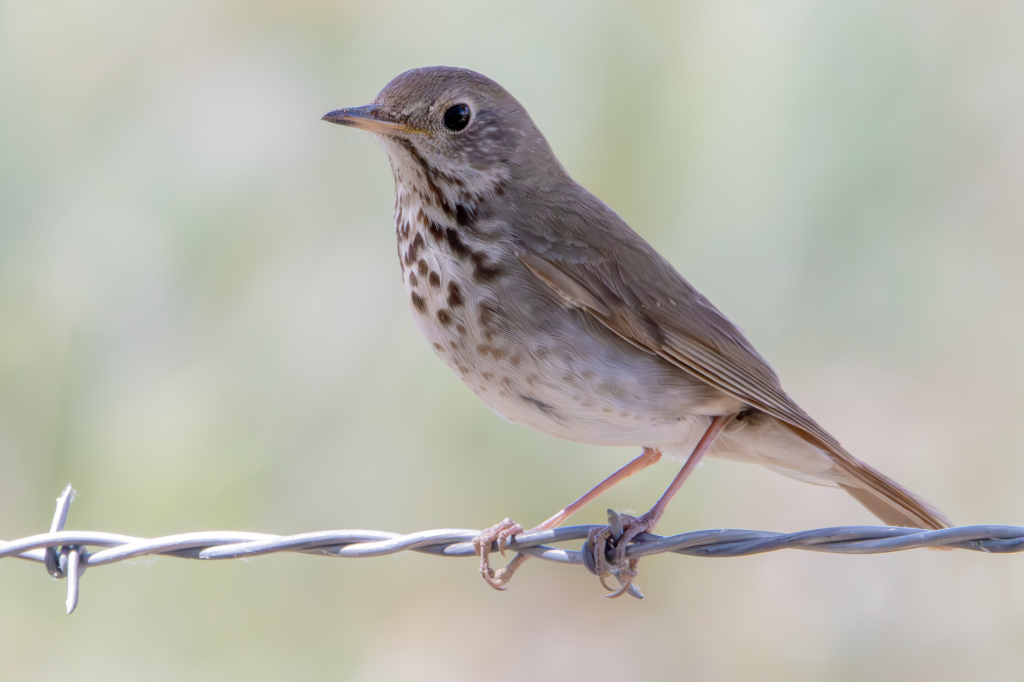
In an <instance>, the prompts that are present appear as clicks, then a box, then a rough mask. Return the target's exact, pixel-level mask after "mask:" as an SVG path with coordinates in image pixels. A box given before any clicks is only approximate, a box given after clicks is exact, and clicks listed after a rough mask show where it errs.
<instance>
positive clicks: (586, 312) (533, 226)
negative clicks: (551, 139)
mask: <svg viewBox="0 0 1024 682" xmlns="http://www.w3.org/2000/svg"><path fill="white" fill-rule="evenodd" d="M324 119H325V120H327V121H330V122H332V123H338V124H341V125H347V126H352V127H354V128H359V129H362V130H366V131H369V132H371V133H373V134H374V135H376V137H377V138H378V139H379V140H380V142H381V144H382V145H383V146H384V149H385V151H386V152H387V153H388V156H389V157H390V158H391V169H392V172H393V174H394V178H395V228H396V231H397V235H398V251H399V260H400V266H401V270H402V278H403V280H404V282H405V289H406V293H407V294H408V299H409V310H410V312H411V314H412V318H413V320H414V321H415V323H416V325H417V326H418V327H419V328H420V331H421V332H422V333H423V335H424V336H426V337H427V340H428V341H429V342H430V343H431V345H432V346H433V348H434V350H435V351H436V352H437V354H438V356H440V358H441V359H442V360H443V361H444V362H445V363H446V364H447V365H448V366H449V367H451V368H452V370H453V371H455V372H457V373H458V375H459V376H460V377H461V378H462V380H463V381H464V382H465V383H466V384H467V385H468V386H469V387H470V388H471V389H472V390H473V391H474V392H475V393H476V394H477V395H478V396H480V398H481V399H482V400H483V401H484V402H485V403H487V405H488V406H489V407H490V408H491V409H493V410H494V411H495V412H497V413H498V414H500V415H501V416H503V417H505V418H506V419H508V420H510V421H512V422H515V423H518V424H524V425H526V426H529V427H531V428H533V429H536V430H538V431H541V432H543V433H547V434H550V435H552V436H557V437H559V438H566V439H569V440H573V441H577V442H581V443H590V444H593V445H635V446H641V447H642V448H643V450H642V454H641V455H640V456H639V457H638V458H637V459H635V460H633V462H631V463H629V464H627V465H626V466H625V467H623V468H622V469H620V470H619V471H617V472H616V473H615V474H613V475H612V476H610V477H609V478H608V479H606V480H605V481H604V482H603V483H601V484H600V485H598V486H597V487H595V488H594V489H592V490H591V491H590V492H588V493H587V494H586V495H584V496H583V497H581V498H580V499H579V500H577V501H576V502H574V503H573V504H572V505H570V506H569V507H566V508H565V509H563V510H562V511H560V512H559V513H558V514H555V515H554V516H553V517H551V518H550V519H548V521H546V522H545V523H543V524H541V526H538V528H552V527H554V526H557V525H559V524H560V523H562V522H563V521H565V519H567V518H568V517H569V516H570V515H571V514H572V513H574V512H575V511H576V510H577V509H579V508H580V507H582V506H583V505H584V504H586V503H587V502H588V501H590V500H591V499H593V498H594V497H596V496H597V495H599V494H600V493H601V492H603V491H605V490H607V489H608V488H610V487H611V486H612V485H614V484H615V483H617V482H618V481H620V480H622V479H623V478H625V477H626V476H629V475H630V474H632V473H634V472H636V471H639V470H640V469H642V468H644V467H645V466H647V465H649V464H652V463H654V462H655V461H657V460H658V459H659V458H660V456H661V453H665V454H668V455H670V456H673V457H677V458H682V459H686V464H685V465H684V466H683V469H682V470H681V471H680V473H679V474H678V475H677V476H676V478H675V480H674V481H673V482H672V485H671V486H670V487H669V489H668V490H667V491H666V492H665V494H664V495H663V496H662V497H661V499H659V500H658V502H657V503H656V504H655V505H654V507H652V508H651V510H650V511H648V512H647V513H645V514H643V515H642V516H640V517H636V518H634V517H628V518H627V523H626V529H625V532H624V533H623V534H622V535H621V537H619V538H618V539H617V546H616V552H617V557H618V560H617V561H616V562H613V565H612V566H611V568H612V573H613V574H615V575H616V576H617V577H618V578H619V579H620V582H621V583H623V589H626V588H628V587H629V583H630V582H631V580H632V577H633V576H634V575H635V572H636V566H635V564H633V565H628V564H627V563H624V562H623V561H622V556H623V552H624V548H625V546H626V544H628V543H629V542H630V540H631V539H632V538H634V537H635V536H636V535H638V534H639V533H641V532H643V531H646V530H652V529H653V528H654V525H655V524H656V523H657V521H658V518H659V517H660V516H661V514H662V512H663V511H664V508H665V506H666V505H667V503H668V501H669V499H670V498H671V497H672V495H673V494H674V493H675V492H676V490H678V488H679V487H680V486H681V485H682V483H683V481H684V480H685V478H686V477H687V475H689V473H690V471H692V469H693V468H694V467H695V466H696V465H697V463H698V462H699V460H700V458H701V457H702V456H703V455H704V454H705V453H707V454H709V455H711V456H717V457H724V458H728V459H734V460H740V461H745V462H754V463H757V464H762V465H764V466H766V467H768V468H770V469H773V470H775V471H778V472H779V473H782V474H786V475H788V476H792V477H793V478H797V479H799V480H802V481H807V482H810V483H817V484H820V485H827V486H833V487H838V488H841V489H842V490H845V491H846V492H848V493H850V494H851V495H852V496H853V497H854V498H855V499H856V500H857V501H859V502H861V503H862V504H863V505H864V506H866V507H867V508H868V509H869V510H870V511H872V512H874V513H875V514H876V515H877V516H878V517H879V518H881V519H882V520H883V521H885V522H886V523H889V524H893V525H906V526H913V527H919V528H943V527H946V526H947V525H949V522H948V520H947V519H946V518H945V517H944V516H943V515H942V514H941V513H939V512H938V511H937V510H936V509H934V508H933V507H932V506H931V505H929V504H928V503H927V502H925V501H924V500H922V499H921V498H919V497H917V496H916V495H914V494H913V493H911V492H910V491H908V490H907V489H905V488H903V487H902V486H900V485H899V484H898V483H896V482H895V481H893V480H891V479H890V478H888V477H886V476H884V475H883V474H881V473H880V472H878V471H876V470H875V469H873V468H871V467H870V466H868V465H867V464H865V463H864V462H861V461H860V460H858V459H856V458H854V457H853V456H852V455H851V454H850V453H848V452H847V451H846V450H844V449H843V447H842V446H841V445H840V444H839V442H838V441H836V439H835V438H833V437H832V436H830V435H829V434H828V433H827V432H826V431H825V430H824V429H823V428H821V427H820V426H819V425H818V424H817V423H816V422H815V421H814V420H812V419H811V418H810V417H809V416H808V415H807V414H806V413H805V412H804V411H803V410H802V409H800V407H799V406H797V404H796V403H795V402H793V400H792V399H790V398H789V396H787V395H786V393H785V392H784V391H783V390H782V387H781V385H780V383H779V379H778V377H777V376H776V375H775V372H774V371H773V370H772V368H771V367H770V366H769V365H768V363H767V362H766V361H765V360H764V359H763V358H762V357H761V356H760V355H759V354H758V353H757V351H755V350H754V348H753V346H751V344H750V342H748V341H747V339H746V338H745V337H744V335H743V332H741V331H740V330H739V328H738V327H736V326H735V325H734V324H733V323H732V322H730V321H729V320H728V319H727V318H726V317H725V316H724V315H723V314H722V313H720V312H719V311H718V310H717V309H716V308H715V307H714V306H712V305H711V303H709V302H708V300H707V299H706V298H704V297H703V296H702V295H701V294H700V293H699V292H697V290H696V289H694V288H693V287H692V286H690V285H689V284H688V283H687V282H686V280H684V279H683V278H682V277H681V276H680V275H679V274H678V273H677V272H676V271H675V270H674V269H673V268H672V266H671V265H670V264H669V263H668V262H667V261H666V260H665V259H664V258H662V257H661V256H660V255H658V253H657V252H656V251H655V250H654V249H653V248H651V246H650V245H649V244H648V243H647V242H645V241H644V240H643V238H641V237H640V236H639V235H638V234H637V233H636V232H634V231H633V230H632V229H630V227H629V225H627V224H626V223H625V222H624V221H623V220H622V219H621V218H620V217H619V216H618V215H617V214H616V213H615V212H614V211H612V210H611V209H610V208H608V207H607V206H606V205H605V204H604V203H602V202H601V201H600V200H599V199H597V198H596V197H594V196H593V195H592V194H590V193H589V192H587V190H585V189H583V188H582V187H581V186H579V185H578V184H576V183H575V182H574V181H573V179H572V178H571V177H569V174H568V173H567V172H566V171H565V169H564V168H563V167H562V165H561V164H560V163H559V162H558V159H556V158H555V155H554V153H553V152H552V151H551V148H550V147H549V146H548V143H547V141H546V140H545V139H544V136H543V135H541V133H540V131H539V130H538V129H537V126H536V125H535V124H534V123H533V121H532V120H531V119H530V116H529V115H528V114H527V113H526V110H525V109H524V108H523V106H522V105H521V104H520V103H519V102H518V101H516V99H515V98H513V97H512V95H510V94H509V93H508V92H506V91H505V90H504V89H503V88H502V87H501V86H500V85H498V84H497V83H495V82H494V81H492V80H490V79H488V78H486V77H484V76H482V75H480V74H478V73H475V72H473V71H468V70H465V69H456V68H447V67H432V68H422V69H414V70H412V71H407V72H406V73H403V74H401V75H400V76H398V77H397V78H395V79H394V80H393V81H391V82H390V83H388V84H387V86H385V88H384V89H383V90H382V91H381V92H380V94H379V95H378V96H377V98H376V99H375V100H374V101H373V103H371V104H369V105H367V106H362V107H354V108H350V109H338V110H337V111H332V112H330V113H329V114H327V115H326V116H324ZM521 530H522V527H521V526H519V525H518V524H514V523H513V522H511V521H509V520H508V519H506V520H505V521H503V522H502V523H500V524H498V525H496V526H495V527H494V528H491V529H490V530H488V531H486V532H485V533H484V534H482V535H481V536H480V538H478V540H477V543H476V545H477V548H478V551H479V553H480V558H481V572H482V574H483V576H484V578H485V579H486V580H487V581H488V582H489V583H490V584H492V586H495V587H499V588H500V587H501V586H502V585H503V584H504V583H505V582H507V580H508V578H510V577H511V570H509V569H503V570H502V571H499V572H498V573H497V574H495V573H494V572H493V571H491V569H490V568H489V566H488V561H487V558H488V557H487V555H488V552H489V551H491V548H492V542H493V541H495V540H496V541H497V546H498V548H499V549H504V544H505V542H506V540H507V538H508V537H510V536H511V535H513V534H514V533H516V532H519V531H521ZM521 557H522V555H520V556H519V557H517V559H520V560H521ZM513 563H514V564H515V563H516V562H513ZM510 568H514V566H512V567H510ZM621 592H622V590H619V592H617V593H616V594H620V593H621Z"/></svg>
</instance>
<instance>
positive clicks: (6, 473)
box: [0, 0, 1024, 681]
mask: <svg viewBox="0 0 1024 682" xmlns="http://www.w3.org/2000/svg"><path fill="white" fill-rule="evenodd" d="M1022 26H1024V6H1022V5H1021V4H1019V3H1009V2H1007V3H1000V2H988V3H984V4H975V3H966V2H961V3H956V2H899V3H893V2H884V1H881V0H879V1H877V2H858V3H833V2H767V3H754V2H718V1H714V2H713V1H711V0H708V1H706V2H692V3H675V2H664V3H635V4H630V5H628V6H627V5H626V3H620V2H572V3H552V2H543V3H539V2H516V3H509V2H483V3H455V4H452V3H430V4H427V3H414V2H407V3H397V2H394V3H393V2H373V3H368V2H348V3H346V2H328V1H327V0H290V1H287V2H285V1H283V0H282V1H280V2H270V1H269V0H263V1H249V2H241V1H231V0H203V1H199V0H195V1H186V2H175V3H139V2H131V1H129V0H107V1H101V0H96V1H91V0H90V1H82V0H75V1H72V0H54V1H45V2H44V1H40V0H0V537H2V538H7V539H11V538H15V537H22V536H25V535H30V534H33V533H37V532H42V531H44V530H46V529H47V527H48V524H49V520H50V516H51V514H52V509H53V500H54V498H55V497H56V496H57V494H58V493H59V492H60V490H61V489H62V488H63V486H64V485H65V484H66V483H67V482H68V481H71V482H73V483H74V485H75V487H76V488H77V489H78V491H79V497H78V499H77V501H76V502H75V503H74V505H73V506H72V509H71V515H70V520H69V524H68V527H69V528H82V529H93V530H105V531H112V532H121V533H128V534H137V535H143V536H157V535H163V534H169V533H177V532H186V531H195V530H215V529H234V530H251V531H263V532H272V533H296V532H304V531H311V530H319V529H327V528H377V529H383V530H392V531H402V532H410V531H416V530H424V529H429V528H437V527H470V528H480V527H484V526H487V525H490V524H492V523H494V522H496V521H498V520H500V519H501V518H503V517H504V516H506V515H511V516H513V517H515V518H517V519H518V520H520V521H522V522H523V523H525V524H527V525H530V524H532V523H537V522H539V521H540V520H542V519H544V518H546V517H547V516H548V515H550V514H551V513H553V512H554V511H556V510H557V509H560V508H561V507H562V506H563V505H564V504H565V503H567V502H568V501H569V500H571V499H572V498H574V497H575V496H576V495H578V494H580V493H581V492H583V491H584V490H585V489H587V488H588V487H589V486H590V485H592V484H594V483H595V482H597V481H598V480H599V479H600V478H602V477H603V476H604V475H606V474H608V473H609V472H610V471H612V470H613V469H614V468H615V467H617V466H619V465H620V464H621V463H623V462H625V461H626V460H627V459H628V458H630V457H632V456H634V455H635V454H636V453H635V451H630V450H625V449H599V448H593V447H583V446H578V445H574V444H571V443H565V442H560V441H556V440H553V439H550V438H547V437H545V436H541V435H537V434H534V433H532V432H530V431H528V430H526V429H524V428H521V427H517V426H513V425H510V424H507V423H506V422H504V421H502V420H501V419H499V418H498V417H496V416H495V415H493V414H491V413H490V412H489V411H488V410H487V409H486V408H485V407H484V406H483V405H482V404H481V403H480V402H479V401H478V400H477V399H476V398H475V397H474V396H473V395H472V394H471V393H470V392H469V391H468V390H467V389H466V388H465V387H464V386H462V385H461V383H460V382H459V380H458V379H457V378H456V377H455V376H454V375H453V374H451V373H450V372H449V371H448V370H447V369H446V368H445V367H444V366H443V365H442V364H441V363H440V362H439V361H438V360H437V359H436V358H435V357H434V356H433V354H432V352H431V350H430V349H429V347H428V345H427V344H426V343H425V342H424V341H423V340H422V339H421V338H420V337H419V335H418V334H417V332H416V331H415V329H414V327H413V325H412V324H411V322H410V320H409V319H408V316H407V313H406V303H405V299H404V295H403V289H402V284H401V281H400V279H399V276H398V275H399V273H398V265H397V263H396V259H395V246H394V234H393V226H392V201H393V200H392V191H393V188H392V180H391V174H390V170H389V166H388V161H387V159H386V157H385V155H384V153H383V152H382V151H381V149H380V148H379V147H378V145H377V144H376V143H375V142H373V141H372V139H371V138H370V137H369V136H368V135H366V134H361V133H358V132H355V131H351V130H345V129H341V128H338V127H336V126H331V125H328V124H326V123H322V122H321V121H320V120H319V119H320V116H321V115H322V114H323V113H325V112H327V111H328V110H331V109H334V108H337V107H340V106H350V105H357V104H363V103H365V102H367V101H369V100H370V99H372V98H373V97H374V96H375V94H376V92H377V91H378V90H379V89H380V88H381V87H382V86H383V85H384V84H385V83H386V82H387V81H388V80H390V79H391V78H392V77H393V76H395V75H397V74H398V73H399V72H401V71H404V70H405V69H408V68H411V67H415V66H424V65H430V64H449V65H458V66H465V67H469V68H473V69H476V70H479V71H482V72H483V73H486V74H487V75H489V76H491V77H493V78H494V79H496V80H497V81H499V82H500V83H502V84H503V85H505V86H506V87H507V88H508V89H509V90H510V91H511V92H512V93H513V94H515V95H516V96H517V97H518V98H519V99H520V100H521V101H522V102H523V103H524V104H525V106H526V107H527V109H528V110H529V111H530V112H531V113H532V115H533V117H534V119H535V120H536V121H537V123H538V124H539V126H540V127H541V129H542V130H543V131H544V132H545V133H546V134H547V135H548V137H549V140H550V142H551V143H552V146H553V147H554V149H555V150H556V152H557V153H558V155H559V157H560V158H561V160H562V161H563V163H564V164H565V165H566V167H567V168H568V169H569V170H570V172H572V173H573V174H574V176H575V177H576V178H577V179H578V180H579V181H580V182H581V183H582V184H584V185H585V186H586V187H588V188H589V189H591V190H592V191H594V192H595V193H596V194H597V195H599V196H600V197H602V198H603V199H604V200H605V201H607V202H608V203H609V204H610V205H611V206H612V207H613V208H615V209H616V210H618V211H619V212H620V213H621V214H622V215H623V216H624V217H625V218H626V220H627V221H629V222H630V223H631V224H632V225H633V227H634V228H636V229H637V230H638V231H639V232H640V233H641V234H643V235H644V236H646V237H647V238H648V239H649V240H650V241H651V242H652V243H653V244H654V245H655V246H656V247H657V248H658V249H659V250H660V251H661V252H662V253H663V254H664V255H665V256H666V257H667V258H668V259H669V260H670V261H672V262H673V263H674V264H675V265H676V266H677V267H678V268H679V269H680V270H681V271H682V272H683V273H684V274H685V275H686V276H687V278H688V279H690V281H691V282H692V283H694V284H695V285H696V286H697V287H699V288H700V289H701V290H702V291H703V292H704V293H705V294H707V295H708V296H709V297H710V298H711V299H712V300H713V301H714V302H715V303H716V304H717V305H718V306H719V307H720V308H721V309H722V310H723V311H725V312H726V313H727V314H728V315H729V316H730V317H731V318H732V319H734V320H735V321H737V322H738V323H739V324H741V325H742V326H743V327H744V329H745V330H746V331H747V333H748V335H749V336H750V337H751V339H752V340H753V342H754V343H755V344H756V345H757V347H758V348H759V349H760V350H761V352H762V353H763V354H764V355H765V356H766V357H767V358H769V360H770V361H771V362H772V363H773V364H774V366H775V368H776V369H777V370H778V372H779V374H780V375H781V376H782V377H783V382H784V385H785V386H786V387H787V389H788V390H789V391H790V393H791V394H792V395H793V396H794V397H795V398H796V399H797V400H798V401H799V402H800V403H801V404H802V405H803V406H804V407H805V408H806V409H807V410H808V411H809V412H810V413H811V414H812V415H814V416H815V417H816V418H817V419H818V420H819V421H820V422H821V423H822V424H823V425H825V426H826V428H828V429H829V430H830V431H832V433H833V434H835V435H836V436H837V437H838V438H839V439H840V440H841V441H843V442H844V443H845V444H846V445H847V446H848V447H849V448H850V450H852V451H853V452H854V453H855V454H857V455H859V456H860V457H862V458H864V459H866V460H868V461H869V462H871V463H872V464H875V465H877V466H878V467H879V468H881V469H882V470H883V471H885V472H887V473H889V474H890V475H892V476H893V477H895V478H896V479H897V480H899V481H901V482H903V483H905V484H906V485H907V486H908V487H910V488H912V489H913V490H915V491H917V492H919V493H920V494H922V495H924V496H926V497H928V498H929V499H931V500H932V501H933V502H934V503H935V504H936V505H937V506H939V507H940V508H941V509H943V510H944V511H945V512H947V513H948V514H949V515H950V516H952V517H953V519H954V520H956V521H957V522H959V523H1007V524H1024V503H1022V501H1021V500H1022V494H1021V491H1022V490H1024V458H1022V457H1021V453H1022V452H1024V432H1022V430H1021V428H1020V423H1021V418H1020V415H1021V413H1022V412H1024V388H1022V384H1024V361H1022V359H1021V357H1020V350H1021V348H1022V339H1024V304H1022V301H1024V267H1022V262H1024V220H1022V219H1024V78H1022V75H1021V74H1022V69H1021V67H1022V65H1024V41H1022V40H1021V38H1020V36H1021V29H1022ZM674 472H675V469H674V466H672V465H671V464H661V465H660V466H658V467H655V468H654V469H652V470H649V471H647V472H645V473H644V474H643V475H641V476H639V477H637V478H636V479H635V480H631V481H629V482H628V483H626V484H624V485H622V486H621V487H620V488H618V489H616V490H615V491H614V492H613V493H611V494H609V495H608V496H607V497H606V498H605V499H604V500H602V501H601V502H600V503H598V504H595V505H593V506H592V507H590V508H589V509H587V510H586V511H585V512H584V513H583V514H581V515H580V517H579V520H580V521H581V522H587V523H598V522H601V521H602V520H603V519H604V509H605V508H606V507H608V506H612V507H616V508H619V509H624V508H631V509H635V510H642V509H646V508H647V507H648V506H649V505H650V504H651V502H652V501H653V500H654V499H655V498H656V496H657V495H658V494H660V492H661V491H662V489H663V488H664V486H665V485H666V484H667V483H668V481H669V480H670V478H671V477H672V475H674ZM861 523H874V520H873V518H872V517H871V516H870V515H869V514H868V513H867V512H865V511H864V510H863V509H861V508H860V507H859V506H858V505H857V504H856V503H855V502H853V501H852V500H851V499H849V498H848V497H847V496H845V495H841V494H839V493H836V492H833V491H830V490H826V489H820V488H816V487H813V486H808V485H804V484H800V483H797V482H794V481H791V480H789V479H785V478H782V477H780V476H778V475H775V474H772V473H770V472H768V471H765V470H762V469H759V468H756V467H751V466H745V465H740V464H735V463H729V462H721V461H714V460H712V461H710V462H708V463H707V466H705V467H704V468H702V469H701V470H700V471H699V472H698V475H697V476H695V477H694V479H693V480H692V481H691V482H690V483H689V484H688V485H687V486H686V488H685V489H684V491H683V494H682V495H681V496H680V497H679V498H678V500H677V501H676V502H675V504H674V505H673V506H672V508H671V509H670V511H669V514H668V515H667V516H666V518H665V519H664V520H663V521H662V525H661V527H660V529H659V530H661V531H662V532H665V533H672V532H682V531H685V530H694V529H700V528H725V527H736V528H758V529H769V530H802V529H808V528H816V527H822V526H827V525H847V524H861ZM639 583H640V584H641V586H642V587H643V589H644V591H645V592H646V593H647V595H648V599H647V600H645V601H643V602H638V601H635V600H631V599H621V600H619V601H617V602H611V603H609V602H606V601H604V600H602V599H600V598H599V595H600V594H602V590H601V589H600V587H599V585H598V584H597V581H596V580H594V579H592V578H591V577H590V576H589V575H588V574H585V573H584V572H583V571H582V570H575V569H569V568H563V567H558V566H554V565H550V564H540V563H539V562H531V563H530V564H528V565H527V566H526V567H525V568H524V570H523V571H522V572H521V573H520V574H519V575H518V576H517V578H516V580H515V581H514V582H513V584H512V586H511V589H510V590H509V591H508V592H507V593H504V594H497V593H495V592H493V591H492V590H490V589H489V588H487V587H486V586H485V585H484V584H483V582H482V581H481V580H480V579H479V577H478V576H477V574H476V567H475V565H474V562H473V561H471V560H454V559H452V560H445V559H439V558H435V557H426V556H420V555H402V556H398V557H393V558H378V559H368V560H345V561H340V560H327V559H317V558H313V557H308V556H293V555H278V556H271V557H265V558H260V559H258V560H253V561H249V562H241V561H234V562H219V563H198V562H185V561H179V560H173V559H156V560H140V561H135V562H130V563H125V564H118V565H115V566H111V567H106V568H102V569H94V570H91V571H89V572H88V573H87V574H86V576H85V577H84V579H83V595H82V601H81V603H80V606H79V608H78V611H77V612H76V613H75V614H74V615H73V616H72V617H70V618H69V617H67V616H65V615H64V614H63V601H64V584H63V583H60V584H57V583H54V582H53V581H52V580H51V579H50V578H49V577H47V575H46V574H45V572H44V571H43V569H42V568H41V567H39V566H38V565H35V564H28V563H26V562H20V561H15V560H4V561H0V661H2V664H0V667H2V675H3V678H4V679H12V680H22V679H42V678H44V677H53V676H57V675H60V674H63V673H65V672H66V671H73V674H74V676H75V677H76V679H82V680H87V679H103V680H122V679H123V680H137V679H146V680H184V679H188V680H215V679H216V680H221V679H225V678H227V679H243V678H244V679H252V680H262V679H268V680H270V679H274V680H280V679H326V678H330V679H339V680H359V681H363V680H397V679H417V680H435V679H436V680H455V681H458V680H479V679H494V680H522V679H524V676H529V677H530V678H532V679H566V678H573V679H596V680H604V679H674V678H678V677H681V676H682V675H683V672H685V676H686V678H687V679H709V680H736V679H752V678H757V679H762V680H787V681H792V680H815V681H822V680H860V679H872V680H906V679H929V680H962V679H984V680H1017V679H1019V674H1020V670H1021V666H1022V665H1024V649H1022V648H1021V646H1020V642H1021V638H1022V637H1024V557H1018V556H985V555H981V554H973V553H967V552H945V553H940V552H924V551H918V552H910V553H902V554H895V555H885V556H872V557H867V556H865V557H839V556H824V555H816V554H810V553H797V552H788V553H778V554H771V555H762V556H757V557H752V558H745V559H729V560H709V559H696V558H681V557H658V558H653V559H648V560H646V561H645V562H644V563H643V564H642V566H641V577H640V580H639Z"/></svg>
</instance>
